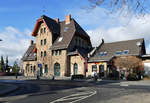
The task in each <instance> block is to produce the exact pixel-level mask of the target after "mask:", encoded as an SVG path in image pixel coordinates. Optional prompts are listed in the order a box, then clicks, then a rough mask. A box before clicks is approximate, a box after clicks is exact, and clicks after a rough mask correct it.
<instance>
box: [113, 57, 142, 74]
mask: <svg viewBox="0 0 150 103" xmlns="http://www.w3.org/2000/svg"><path fill="white" fill-rule="evenodd" d="M114 65H115V66H116V67H120V68H126V69H128V70H129V71H130V72H134V73H137V72H139V71H141V70H142V69H143V65H142V60H141V59H139V58H137V57H136V56H120V57H116V58H115V59H114Z"/></svg>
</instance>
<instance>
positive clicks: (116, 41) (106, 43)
mask: <svg viewBox="0 0 150 103" xmlns="http://www.w3.org/2000/svg"><path fill="white" fill-rule="evenodd" d="M135 40H144V38H138V39H130V40H119V41H114V42H106V43H104V44H111V43H120V42H127V41H135Z"/></svg>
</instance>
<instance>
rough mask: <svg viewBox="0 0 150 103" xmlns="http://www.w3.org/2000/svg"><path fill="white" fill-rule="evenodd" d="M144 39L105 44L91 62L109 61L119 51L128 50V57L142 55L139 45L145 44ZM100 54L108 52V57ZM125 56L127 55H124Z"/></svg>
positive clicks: (91, 58)
mask: <svg viewBox="0 0 150 103" xmlns="http://www.w3.org/2000/svg"><path fill="white" fill-rule="evenodd" d="M143 41H144V39H143V38H141V39H135V40H126V41H118V42H112V43H103V44H102V45H101V46H100V47H99V48H98V49H97V51H96V53H95V55H94V56H93V57H90V59H89V62H92V61H109V60H110V59H111V58H112V57H114V56H116V52H117V51H121V52H123V51H124V50H128V55H140V47H139V46H138V45H137V43H143ZM100 52H102V53H104V52H107V55H106V56H100ZM124 55H125V54H124Z"/></svg>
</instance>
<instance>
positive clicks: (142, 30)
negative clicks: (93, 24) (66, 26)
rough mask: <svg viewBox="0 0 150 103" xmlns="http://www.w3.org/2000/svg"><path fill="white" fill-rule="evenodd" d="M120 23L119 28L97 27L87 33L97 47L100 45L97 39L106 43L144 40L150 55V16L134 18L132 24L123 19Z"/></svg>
mask: <svg viewBox="0 0 150 103" xmlns="http://www.w3.org/2000/svg"><path fill="white" fill-rule="evenodd" d="M118 21H119V22H120V25H119V26H112V27H109V28H102V27H97V28H96V29H93V30H88V31H87V32H88V33H89V35H90V37H91V40H92V43H93V45H95V46H96V45H98V43H99V42H97V40H95V39H96V38H99V39H100V38H104V40H105V42H113V41H120V40H130V39H137V38H144V39H145V41H146V49H147V53H150V49H149V48H150V45H149V44H150V41H149V40H150V35H149V33H150V29H149V27H150V22H149V21H150V15H145V16H144V17H143V16H141V17H139V18H137V17H133V18H132V19H131V20H130V22H128V21H126V22H125V20H123V21H122V18H120V19H118ZM127 22H128V23H127ZM125 24H126V25H125Z"/></svg>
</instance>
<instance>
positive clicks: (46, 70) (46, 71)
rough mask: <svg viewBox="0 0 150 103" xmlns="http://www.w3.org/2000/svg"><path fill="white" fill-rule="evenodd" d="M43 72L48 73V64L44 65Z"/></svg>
mask: <svg viewBox="0 0 150 103" xmlns="http://www.w3.org/2000/svg"><path fill="white" fill-rule="evenodd" d="M45 73H46V74H47V73H48V66H47V64H46V65H45Z"/></svg>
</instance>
